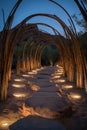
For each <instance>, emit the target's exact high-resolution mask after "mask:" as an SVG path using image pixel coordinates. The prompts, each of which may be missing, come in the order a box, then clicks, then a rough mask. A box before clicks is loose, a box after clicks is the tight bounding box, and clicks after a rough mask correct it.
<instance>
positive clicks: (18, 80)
mask: <svg viewBox="0 0 87 130" xmlns="http://www.w3.org/2000/svg"><path fill="white" fill-rule="evenodd" d="M24 80H25V79H14V81H17V82H20V81H24Z"/></svg>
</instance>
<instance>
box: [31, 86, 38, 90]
mask: <svg viewBox="0 0 87 130" xmlns="http://www.w3.org/2000/svg"><path fill="white" fill-rule="evenodd" d="M31 89H32V90H33V91H39V89H40V87H39V86H37V85H33V86H32V87H31Z"/></svg>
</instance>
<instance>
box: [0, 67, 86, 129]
mask: <svg viewBox="0 0 87 130" xmlns="http://www.w3.org/2000/svg"><path fill="white" fill-rule="evenodd" d="M18 120H19V121H18ZM35 120H36V121H35ZM49 121H51V123H50V122H49ZM15 122H16V123H15ZM28 122H32V123H30V124H31V127H32V126H33V125H34V126H35V128H36V127H37V129H38V130H39V129H42V128H43V129H44V128H45V130H46V129H47V130H49V129H50V130H51V128H52V129H53V128H54V127H55V126H56V127H55V128H54V130H56V128H57V129H60V130H64V129H66V130H87V95H86V93H85V92H84V89H81V90H80V89H77V88H76V87H75V84H74V83H70V82H68V81H67V79H66V78H64V76H63V70H62V68H61V67H55V66H54V67H46V68H45V67H44V68H41V69H37V70H33V71H31V72H26V73H21V74H20V75H16V74H15V73H13V74H12V78H11V81H10V82H9V87H8V99H7V101H6V102H5V103H4V104H3V103H0V130H8V129H10V130H22V128H23V130H28V129H29V128H30V124H28ZM52 123H53V125H52ZM55 123H57V124H55ZM45 124H46V126H45ZM47 124H48V125H47ZM49 124H50V125H49ZM54 124H55V125H54ZM9 126H10V127H9ZM38 126H40V127H38ZM43 126H44V127H43ZM33 129H34V128H33ZM31 130H32V129H31Z"/></svg>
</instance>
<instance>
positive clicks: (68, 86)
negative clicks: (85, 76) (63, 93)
mask: <svg viewBox="0 0 87 130" xmlns="http://www.w3.org/2000/svg"><path fill="white" fill-rule="evenodd" d="M62 88H63V89H70V88H73V86H72V85H64V86H62Z"/></svg>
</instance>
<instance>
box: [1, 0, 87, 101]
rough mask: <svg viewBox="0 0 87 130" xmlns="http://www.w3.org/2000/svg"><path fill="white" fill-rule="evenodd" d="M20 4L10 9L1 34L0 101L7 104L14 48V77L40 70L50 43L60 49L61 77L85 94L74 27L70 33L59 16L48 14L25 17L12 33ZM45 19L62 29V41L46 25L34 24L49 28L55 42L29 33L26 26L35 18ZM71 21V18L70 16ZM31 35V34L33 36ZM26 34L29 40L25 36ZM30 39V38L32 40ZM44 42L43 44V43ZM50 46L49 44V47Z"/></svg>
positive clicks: (38, 33) (85, 77)
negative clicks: (32, 70)
mask: <svg viewBox="0 0 87 130" xmlns="http://www.w3.org/2000/svg"><path fill="white" fill-rule="evenodd" d="M20 2H21V0H19V1H18V2H17V4H16V5H15V6H14V8H13V9H12V11H11V13H10V15H9V17H8V19H7V21H6V24H5V26H4V28H3V31H2V37H0V41H1V44H2V50H1V86H0V90H1V91H0V100H3V101H4V100H6V98H7V90H8V81H9V79H10V78H11V67H12V60H13V54H14V48H15V45H16V44H18V46H17V66H16V72H17V74H19V73H20V71H23V72H25V71H29V70H31V69H35V68H39V67H41V55H42V52H43V50H44V48H45V47H46V46H47V45H48V44H49V42H48V41H51V42H52V44H54V45H56V46H57V47H58V49H59V52H60V55H61V62H62V66H63V69H64V75H65V76H67V79H68V80H69V81H71V82H76V86H77V87H79V88H83V87H84V88H85V91H87V73H86V71H87V70H86V69H87V66H86V59H85V57H84V55H83V53H82V50H81V47H80V44H79V42H78V37H77V35H76V30H75V26H74V25H73V23H72V20H71V19H70V20H71V23H72V26H73V27H72V28H73V30H70V29H69V27H68V26H67V25H66V24H65V23H64V21H62V20H61V19H60V18H59V17H58V16H56V15H51V14H44V13H41V14H33V15H30V16H28V17H26V18H25V19H24V20H23V21H22V22H21V23H20V24H18V25H17V26H16V27H14V28H13V29H11V24H12V21H13V16H14V14H15V11H16V10H17V8H18V6H19V4H20ZM38 16H41V17H43V16H44V17H47V18H51V19H53V20H55V21H57V22H58V24H60V25H61V27H62V29H63V31H64V33H65V38H64V37H63V36H62V35H61V34H60V32H58V30H56V29H55V28H54V27H52V26H50V25H47V24H46V23H39V22H38V23H36V25H42V26H48V27H49V28H51V29H52V30H53V32H54V34H55V35H56V36H57V37H56V38H55V37H53V36H52V35H50V34H45V33H43V32H41V31H39V30H38V31H36V30H35V29H30V27H29V26H28V24H26V23H27V22H29V20H30V19H32V18H34V17H38ZM69 18H70V16H69ZM32 31H33V32H32ZM28 33H29V37H28V38H27V37H24V36H27V35H28ZM32 37H33V38H32ZM44 41H45V42H44ZM21 42H24V44H23V50H22V58H20V57H21V56H20V55H21V54H20V46H21V44H20V43H21ZM50 44H51V43H50Z"/></svg>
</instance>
